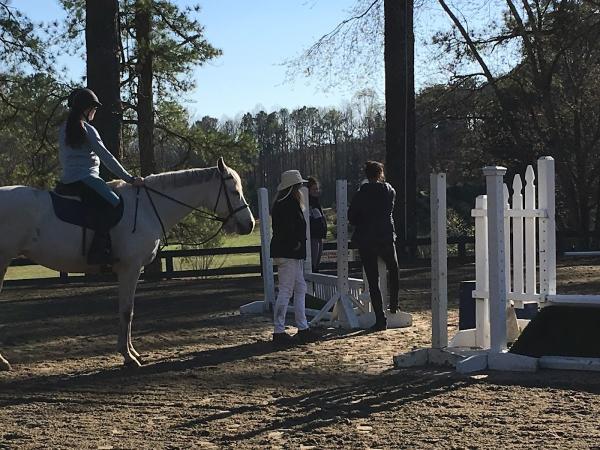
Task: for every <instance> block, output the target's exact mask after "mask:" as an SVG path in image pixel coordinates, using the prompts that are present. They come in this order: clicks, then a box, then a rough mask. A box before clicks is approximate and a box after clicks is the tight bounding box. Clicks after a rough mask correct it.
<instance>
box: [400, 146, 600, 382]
mask: <svg viewBox="0 0 600 450" xmlns="http://www.w3.org/2000/svg"><path fill="white" fill-rule="evenodd" d="M537 166H538V189H539V190H538V192H537V196H536V186H535V185H534V179H535V174H534V171H533V168H532V167H531V166H529V167H528V168H527V171H526V173H525V180H526V183H527V184H526V186H525V189H524V192H525V198H524V200H525V201H524V204H523V195H522V193H521V191H522V190H523V187H522V183H521V177H520V176H519V175H516V176H515V179H514V180H513V191H514V192H513V196H512V202H510V203H509V195H508V188H507V187H506V186H505V185H504V184H503V177H504V174H505V173H506V169H505V168H503V167H495V166H492V167H486V168H484V169H483V171H484V175H485V177H486V185H487V196H480V197H478V198H477V201H476V208H475V209H474V210H473V211H472V215H473V217H474V218H475V252H476V257H475V259H476V289H475V291H474V292H473V297H474V298H475V300H476V326H475V328H474V329H471V330H460V331H459V332H458V333H457V334H456V335H455V336H454V338H453V339H452V340H451V341H450V343H449V344H448V342H447V340H446V339H445V338H444V336H443V334H444V331H445V330H447V310H446V308H447V306H446V302H447V299H446V298H445V297H444V296H445V293H446V292H447V290H446V288H447V287H446V285H445V283H446V279H445V276H443V273H442V272H443V271H444V270H445V265H444V264H443V262H441V260H445V251H446V241H445V235H444V231H445V223H446V218H445V187H444V188H441V187H440V186H439V185H436V184H435V183H434V181H433V180H434V179H439V180H443V175H436V176H435V177H437V178H435V177H434V176H432V201H431V212H432V308H433V314H432V318H433V323H432V328H433V330H434V339H433V340H432V348H430V349H422V350H417V351H415V352H411V353H408V354H405V355H399V356H396V357H395V358H394V362H395V364H396V366H397V367H409V366H414V365H420V364H426V363H441V364H452V365H455V366H456V369H457V371H459V372H463V373H467V372H473V371H479V370H485V369H495V370H515V371H535V370H537V368H560V369H569V368H570V369H586V370H599V369H600V359H595V358H588V357H564V356H554V355H553V354H552V353H550V354H544V355H541V357H532V356H524V355H521V354H516V353H509V352H507V340H508V341H510V342H514V340H515V339H516V338H517V337H518V334H519V332H521V330H522V329H523V327H524V326H525V325H526V321H521V320H519V321H518V320H517V319H516V316H515V311H514V308H522V307H523V305H525V304H528V303H534V304H536V305H538V306H539V307H540V308H544V307H547V306H552V305H562V306H564V305H571V306H578V307H583V306H585V307H590V306H600V296H599V295H560V294H557V293H556V232H555V227H556V224H555V199H554V196H555V185H554V160H553V159H552V158H551V157H543V158H540V159H539V160H538V164H537ZM536 197H537V202H536ZM536 203H537V208H536ZM511 204H512V206H511ZM434 222H435V223H434ZM433 233H435V234H436V235H437V237H436V236H433ZM511 237H512V239H511ZM536 243H537V244H538V245H539V248H538V249H536ZM523 255H524V256H525V258H524V261H523ZM536 256H537V259H538V261H536ZM536 262H537V263H539V269H538V268H537V264H536ZM440 268H441V269H440ZM538 270H539V272H538ZM538 275H539V288H538V281H537V280H536V279H537V278H538ZM438 297H440V298H438ZM548 311H550V310H548ZM596 311H598V310H596V309H595V310H594V314H595V313H596ZM542 313H544V311H542ZM542 313H540V314H539V316H538V318H539V317H542V316H544V317H550V316H551V315H550V314H542ZM554 316H556V314H554ZM534 320H537V319H534ZM436 333H437V335H438V336H442V337H441V338H435V335H436ZM525 335H527V332H526V333H524V334H523V337H525ZM531 335H532V334H531V333H529V336H531ZM519 342H521V341H517V344H519ZM514 347H526V345H521V346H518V345H515V346H514ZM549 351H550V352H552V350H549ZM528 354H531V353H528Z"/></svg>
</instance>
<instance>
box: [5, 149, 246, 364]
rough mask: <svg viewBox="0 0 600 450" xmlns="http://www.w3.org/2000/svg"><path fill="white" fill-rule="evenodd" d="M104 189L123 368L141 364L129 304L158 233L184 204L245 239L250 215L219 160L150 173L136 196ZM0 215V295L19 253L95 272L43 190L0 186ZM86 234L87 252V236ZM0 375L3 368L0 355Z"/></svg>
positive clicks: (236, 181)
mask: <svg viewBox="0 0 600 450" xmlns="http://www.w3.org/2000/svg"><path fill="white" fill-rule="evenodd" d="M111 184H112V186H113V189H114V190H115V191H116V192H117V193H118V194H119V195H121V196H122V198H123V202H124V205H123V206H124V208H123V217H122V219H121V221H120V222H119V223H118V224H117V225H116V226H115V227H114V228H113V229H112V230H111V232H110V234H111V238H112V246H113V254H114V256H115V257H116V258H118V262H117V263H115V264H114V265H113V267H112V270H113V272H115V273H116V274H117V276H118V280H119V339H118V343H117V350H118V351H119V353H121V354H122V355H123V358H124V359H125V361H124V363H125V364H126V365H134V366H140V365H141V359H140V355H139V353H138V352H136V351H135V349H134V348H133V345H132V343H131V322H132V319H133V300H134V296H135V289H136V285H137V282H138V278H139V275H140V271H141V268H142V267H143V266H144V265H146V264H148V263H150V262H151V261H152V260H153V259H154V257H155V256H156V253H157V250H158V245H159V241H160V238H161V235H162V233H163V231H164V230H168V229H169V228H171V227H172V226H173V225H175V224H176V223H177V222H179V221H180V220H181V219H183V218H184V217H185V216H186V215H187V214H189V213H190V211H191V208H190V206H192V207H194V208H206V209H209V210H212V211H213V213H214V216H215V219H217V220H220V221H222V222H223V230H224V231H225V232H237V233H240V234H249V233H251V232H252V230H253V229H254V217H253V216H252V213H251V211H250V208H249V207H248V205H247V203H246V200H245V199H244V194H243V192H242V184H241V180H240V177H239V175H238V174H237V172H236V171H235V170H233V169H231V168H229V167H227V166H226V165H225V163H224V162H223V159H222V158H220V159H219V162H218V165H217V167H210V168H205V169H190V170H181V171H178V172H167V173H162V174H158V175H150V176H149V177H147V178H146V186H147V187H148V188H150V189H149V190H148V191H149V192H144V188H141V189H140V190H139V194H138V195H136V193H137V188H135V187H133V186H131V185H128V184H125V183H123V182H113V183H111ZM159 193H163V194H166V195H167V196H168V197H170V198H168V197H165V196H162V195H160V194H159ZM152 203H154V205H152ZM0 217H1V218H2V220H1V221H0V289H1V288H2V282H3V279H4V275H5V274H6V269H7V267H8V265H9V264H10V262H11V260H12V259H13V258H15V257H17V256H19V255H24V256H26V257H28V258H30V259H31V260H33V261H35V262H36V263H38V264H40V265H43V266H46V267H49V268H51V269H54V270H57V271H61V272H85V273H93V272H97V271H98V270H99V268H98V267H93V266H89V265H87V263H86V257H85V256H83V254H82V238H81V236H82V229H81V227H79V226H76V225H71V224H68V223H66V222H62V221H61V220H59V219H58V218H57V217H56V215H55V213H54V209H53V206H52V201H51V199H50V195H49V193H48V192H47V191H43V190H39V189H35V188H32V187H26V186H8V187H2V188H0ZM163 228H164V230H163ZM134 229H135V232H133V230H134ZM86 234H87V241H88V242H87V245H86V247H87V246H89V243H90V241H91V237H92V236H91V235H92V234H93V232H88V233H86ZM0 370H10V364H9V363H8V361H6V359H4V358H3V357H2V356H1V355H0Z"/></svg>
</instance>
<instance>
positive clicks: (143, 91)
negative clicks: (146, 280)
mask: <svg viewBox="0 0 600 450" xmlns="http://www.w3.org/2000/svg"><path fill="white" fill-rule="evenodd" d="M151 6H152V2H151V1H149V0H136V2H135V39H136V46H137V52H138V61H137V65H136V71H137V74H138V84H137V119H138V147H139V150H140V171H141V173H142V176H147V175H150V174H152V173H155V172H156V163H155V161H154V98H153V94H152V75H153V72H152V49H151V45H150V44H151V42H150V31H151V29H152V12H151ZM161 265H162V264H161V259H160V258H159V257H157V258H156V259H155V260H154V261H152V262H151V263H150V264H149V265H147V266H146V267H145V268H144V272H145V273H146V274H148V275H149V276H151V277H158V276H159V274H160V272H161V270H162V267H161Z"/></svg>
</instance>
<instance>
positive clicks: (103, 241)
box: [87, 231, 118, 266]
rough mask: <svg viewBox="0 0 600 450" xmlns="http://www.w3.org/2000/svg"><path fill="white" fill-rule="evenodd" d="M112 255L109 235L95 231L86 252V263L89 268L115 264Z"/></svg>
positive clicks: (115, 260)
mask: <svg viewBox="0 0 600 450" xmlns="http://www.w3.org/2000/svg"><path fill="white" fill-rule="evenodd" d="M117 261H118V260H117V259H116V258H114V257H113V255H112V248H111V242H110V234H109V233H108V232H101V231H96V232H95V233H94V238H93V239H92V244H91V245H90V249H89V251H88V257H87V262H88V264H89V265H91V266H103V265H109V264H113V263H115V262H117Z"/></svg>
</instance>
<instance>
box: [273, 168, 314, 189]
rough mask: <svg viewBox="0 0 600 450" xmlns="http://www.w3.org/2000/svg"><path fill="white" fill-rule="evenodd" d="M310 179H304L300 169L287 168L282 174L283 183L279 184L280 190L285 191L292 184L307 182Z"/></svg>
mask: <svg viewBox="0 0 600 450" xmlns="http://www.w3.org/2000/svg"><path fill="white" fill-rule="evenodd" d="M307 182H308V180H304V179H303V178H302V175H300V171H299V170H286V171H285V172H283V173H282V174H281V183H279V186H277V190H278V191H283V190H284V189H286V188H289V187H290V186H293V185H295V184H301V183H307Z"/></svg>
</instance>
